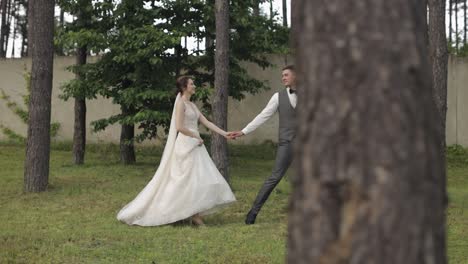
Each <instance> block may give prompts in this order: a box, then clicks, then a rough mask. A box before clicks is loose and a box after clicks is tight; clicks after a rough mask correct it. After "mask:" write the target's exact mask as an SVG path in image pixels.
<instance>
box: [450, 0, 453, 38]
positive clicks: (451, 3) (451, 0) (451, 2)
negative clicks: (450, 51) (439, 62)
mask: <svg viewBox="0 0 468 264" xmlns="http://www.w3.org/2000/svg"><path fill="white" fill-rule="evenodd" d="M452 13H453V0H449V43H450V46H451V45H452V43H453V40H452V33H453V29H452Z"/></svg>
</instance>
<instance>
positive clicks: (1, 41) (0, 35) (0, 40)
mask: <svg viewBox="0 0 468 264" xmlns="http://www.w3.org/2000/svg"><path fill="white" fill-rule="evenodd" d="M7 4H8V0H1V2H0V12H1V14H2V20H1V23H2V24H1V27H0V58H5V57H6V52H7V51H6V45H5V38H6V35H7V31H8V25H7V16H8V15H7V14H8V13H7V7H8V5H7Z"/></svg>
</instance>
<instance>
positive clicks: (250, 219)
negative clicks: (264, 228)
mask: <svg viewBox="0 0 468 264" xmlns="http://www.w3.org/2000/svg"><path fill="white" fill-rule="evenodd" d="M255 218H257V214H254V213H252V211H249V213H248V214H247V217H246V218H245V224H246V225H253V224H255Z"/></svg>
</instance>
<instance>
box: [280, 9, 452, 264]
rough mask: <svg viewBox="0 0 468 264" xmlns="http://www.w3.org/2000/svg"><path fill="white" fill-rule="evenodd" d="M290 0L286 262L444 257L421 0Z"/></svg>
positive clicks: (356, 263) (412, 261) (412, 263)
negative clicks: (292, 116) (294, 92)
mask: <svg viewBox="0 0 468 264" xmlns="http://www.w3.org/2000/svg"><path fill="white" fill-rule="evenodd" d="M296 2H297V3H295V4H294V7H293V15H292V17H298V19H295V22H294V24H293V27H297V28H296V29H293V32H295V33H296V35H295V38H296V40H294V43H296V47H295V48H296V49H295V50H296V54H295V55H296V61H297V64H298V76H299V83H300V84H301V87H304V90H302V92H301V96H300V97H299V101H298V109H300V111H299V112H298V126H299V127H298V135H297V138H296V144H298V143H299V144H300V145H296V150H295V157H297V158H298V161H297V164H296V165H297V167H296V171H297V175H296V177H294V178H293V179H292V182H293V194H292V200H291V208H290V218H289V221H288V223H289V238H288V258H287V259H288V262H289V263H327V264H329V263H350V264H365V263H380V264H387V263H388V264H393V263H402V264H403V263H408V264H422V263H424V264H426V263H427V264H429V263H438V264H444V263H447V260H446V254H445V239H444V238H445V229H444V228H445V226H444V223H445V215H444V213H445V202H444V193H445V190H443V188H442V185H443V182H444V180H445V179H444V178H443V175H444V173H443V169H444V164H443V162H444V161H443V160H441V159H440V153H441V151H442V150H441V146H440V144H439V142H440V141H439V139H440V138H439V136H438V134H437V129H438V126H439V121H438V118H437V114H436V111H437V110H436V107H435V104H434V101H433V98H432V91H431V87H432V84H431V77H430V62H429V59H428V56H427V54H428V47H427V43H426V40H425V36H424V34H425V31H426V30H427V24H426V21H424V17H425V16H424V14H423V13H422V12H423V11H424V9H423V8H420V1H419V0H373V1H365V2H364V1H359V2H358V3H356V2H346V1H345V2H343V1H339V0H330V1H327V2H326V3H324V2H323V1H318V0H297V1H296ZM388 10H392V12H388ZM362 14H370V15H369V16H363V15H362Z"/></svg>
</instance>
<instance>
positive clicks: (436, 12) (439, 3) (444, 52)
mask: <svg viewBox="0 0 468 264" xmlns="http://www.w3.org/2000/svg"><path fill="white" fill-rule="evenodd" d="M428 2H429V55H430V56H429V58H430V60H431V67H432V96H433V100H434V102H435V106H436V110H437V114H438V118H436V120H438V135H439V144H440V148H441V152H440V153H439V154H440V159H441V160H442V166H443V170H442V173H443V175H442V180H441V184H440V188H441V189H442V190H441V191H442V192H443V195H444V202H445V204H447V203H448V197H447V193H446V185H447V184H446V179H447V176H446V167H445V163H446V160H445V154H446V153H445V149H446V141H445V140H446V139H445V137H446V133H445V130H446V120H447V75H448V49H447V36H446V28H445V0H429V1H428ZM443 225H444V226H445V222H444V223H443ZM439 240H440V241H441V242H443V244H441V245H440V246H441V247H442V246H443V247H445V233H444V232H441V233H440V239H439Z"/></svg>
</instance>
